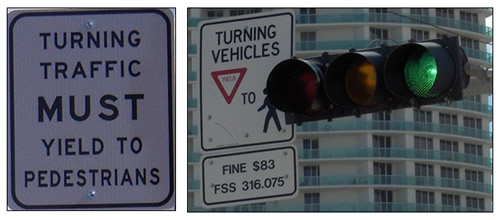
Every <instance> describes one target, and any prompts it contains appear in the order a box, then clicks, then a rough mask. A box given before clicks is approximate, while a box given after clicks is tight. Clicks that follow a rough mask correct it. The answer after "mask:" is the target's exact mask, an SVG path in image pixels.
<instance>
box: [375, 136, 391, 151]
mask: <svg viewBox="0 0 500 220" xmlns="http://www.w3.org/2000/svg"><path fill="white" fill-rule="evenodd" d="M373 147H374V148H391V137H390V136H381V135H373Z"/></svg>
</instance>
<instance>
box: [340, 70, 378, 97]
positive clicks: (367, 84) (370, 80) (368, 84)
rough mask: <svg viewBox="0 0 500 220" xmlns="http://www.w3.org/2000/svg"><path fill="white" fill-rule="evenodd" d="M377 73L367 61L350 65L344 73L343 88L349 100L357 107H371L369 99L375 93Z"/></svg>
mask: <svg viewBox="0 0 500 220" xmlns="http://www.w3.org/2000/svg"><path fill="white" fill-rule="evenodd" d="M376 85H377V73H376V71H375V67H374V66H373V64H371V63H370V62H369V61H368V60H365V61H363V62H362V63H361V64H352V65H351V66H350V67H349V68H348V69H347V72H346V77H345V86H346V92H347V95H348V96H349V98H350V99H351V100H352V101H353V102H354V103H356V104H358V105H364V106H366V105H371V104H372V103H370V98H371V97H372V96H373V94H374V93H375V87H376Z"/></svg>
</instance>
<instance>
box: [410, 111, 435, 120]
mask: <svg viewBox="0 0 500 220" xmlns="http://www.w3.org/2000/svg"><path fill="white" fill-rule="evenodd" d="M413 121H414V122H423V123H432V112H431V111H424V110H417V109H414V110H413Z"/></svg>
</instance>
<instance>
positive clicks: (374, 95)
mask: <svg viewBox="0 0 500 220" xmlns="http://www.w3.org/2000/svg"><path fill="white" fill-rule="evenodd" d="M383 64H384V57H383V56H382V55H381V54H380V53H378V52H376V51H364V52H351V53H345V54H341V55H340V56H338V57H337V58H336V59H334V60H333V61H332V62H331V63H330V66H329V67H328V69H327V71H326V74H325V85H324V86H325V91H326V93H327V96H328V99H329V100H330V101H332V102H333V103H335V104H337V105H342V106H363V107H368V106H375V105H377V104H380V103H383V101H384V98H385V95H384V94H385V92H384V88H383V86H384V83H383V78H382V76H381V72H382V70H383ZM381 85H382V86H381Z"/></svg>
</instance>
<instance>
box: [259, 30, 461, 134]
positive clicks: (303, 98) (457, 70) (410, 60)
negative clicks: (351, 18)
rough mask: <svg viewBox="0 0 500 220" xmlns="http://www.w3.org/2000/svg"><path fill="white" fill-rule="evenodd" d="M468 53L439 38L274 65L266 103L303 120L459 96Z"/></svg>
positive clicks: (292, 120)
mask: <svg viewBox="0 0 500 220" xmlns="http://www.w3.org/2000/svg"><path fill="white" fill-rule="evenodd" d="M465 63H467V56H466V55H465V53H464V52H463V50H462V48H460V47H459V45H458V38H457V37H452V38H448V37H444V38H443V39H434V40H427V41H419V42H413V41H410V42H409V43H406V44H402V45H397V46H384V45H382V46H381V47H378V48H370V49H363V50H355V49H350V50H349V52H348V53H342V54H335V55H329V54H327V53H323V54H322V55H321V56H318V57H312V58H307V59H299V58H292V59H288V60H285V61H282V62H280V63H279V64H277V65H276V66H275V67H274V69H273V70H272V71H271V73H270V74H269V77H268V80H267V85H266V88H267V93H268V94H267V95H268V97H269V100H270V101H271V103H272V104H273V105H274V106H275V107H276V108H277V109H279V110H281V111H284V112H285V113H287V117H286V121H287V123H299V124H300V123H302V122H305V121H315V120H323V119H328V120H331V119H333V118H339V117H345V116H352V115H354V116H360V115H361V114H365V113H371V112H378V111H390V110H394V109H400V108H406V107H417V108H418V107H420V106H421V105H427V104H434V103H439V102H450V101H454V100H460V99H462V98H463V89H465V88H466V87H467V85H468V83H469V76H468V75H467V74H466V73H465V72H464V65H465Z"/></svg>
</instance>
